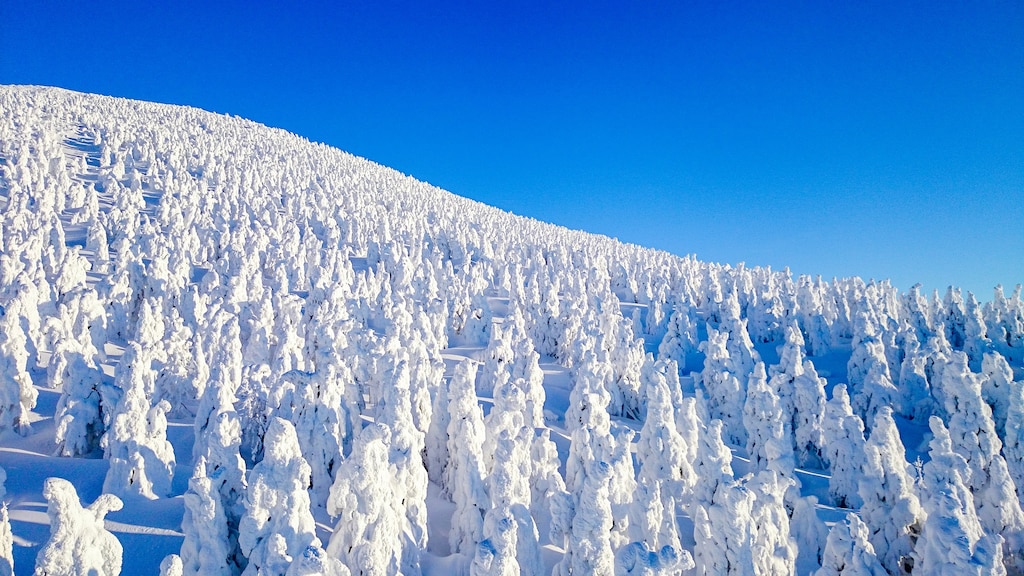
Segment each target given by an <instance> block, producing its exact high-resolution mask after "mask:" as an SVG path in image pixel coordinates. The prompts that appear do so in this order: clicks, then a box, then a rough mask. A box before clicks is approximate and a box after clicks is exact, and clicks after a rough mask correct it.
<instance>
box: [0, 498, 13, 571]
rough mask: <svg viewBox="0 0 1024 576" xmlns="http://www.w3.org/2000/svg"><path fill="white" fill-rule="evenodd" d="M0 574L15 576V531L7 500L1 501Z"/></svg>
mask: <svg viewBox="0 0 1024 576" xmlns="http://www.w3.org/2000/svg"><path fill="white" fill-rule="evenodd" d="M0 498H3V497H2V496H0ZM0 576H14V533H13V532H12V531H11V518H10V516H9V515H8V513H7V503H6V502H3V503H0Z"/></svg>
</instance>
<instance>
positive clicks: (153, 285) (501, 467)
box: [0, 86, 1024, 575]
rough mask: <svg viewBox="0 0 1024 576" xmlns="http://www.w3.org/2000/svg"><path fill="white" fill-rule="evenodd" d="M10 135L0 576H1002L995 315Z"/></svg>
mask: <svg viewBox="0 0 1024 576" xmlns="http://www.w3.org/2000/svg"><path fill="white" fill-rule="evenodd" d="M0 111H2V114H0V207H2V212H0V213H2V219H0V468H2V469H3V470H4V471H5V472H6V482H3V481H2V480H3V476H2V475H0V486H5V490H4V489H0V499H2V500H3V501H4V502H6V503H7V515H8V516H7V517H6V518H5V517H3V515H2V514H0V575H3V574H5V573H6V572H5V565H6V566H9V564H6V562H8V561H11V560H12V561H13V563H14V569H15V573H17V574H31V573H32V572H33V570H34V569H36V568H39V569H41V570H43V573H47V574H79V573H81V574H85V573H89V572H88V570H89V569H94V570H96V572H95V573H98V574H111V573H116V572H117V571H120V572H121V573H124V574H157V573H164V574H240V573H245V574H247V575H248V574H285V573H287V574H289V575H292V574H295V575H301V574H348V573H351V574H360V573H362V574H393V573H403V574H407V575H408V574H421V573H422V574H459V573H465V574H503V575H512V574H523V575H536V574H551V573H554V574H560V575H568V574H591V573H593V574H611V573H615V574H682V573H687V574H691V573H692V574H769V573H772V574H787V573H799V574H810V573H814V572H815V571H817V570H819V568H820V571H819V572H817V573H818V574H839V573H845V574H850V573H856V574H881V573H883V572H880V570H882V569H884V570H885V571H887V572H888V573H890V574H901V573H908V572H911V571H912V572H913V573H915V574H918V573H920V574H932V573H944V572H943V571H950V573H957V574H968V573H977V574H983V573H986V574H987V573H999V571H1000V570H1001V569H1003V568H1005V569H1007V570H1008V571H1009V572H1010V573H1021V572H1022V571H1024V511H1022V510H1021V506H1020V500H1019V498H1018V496H1017V491H1016V490H1017V489H1016V486H1019V485H1021V483H1022V482H1024V301H1022V299H1021V289H1020V287H1019V286H1018V287H1017V288H1016V290H1015V291H1014V292H1013V293H1012V294H1011V295H1009V296H1006V295H1004V293H1003V291H1002V289H1001V288H997V289H996V291H995V293H994V295H993V297H992V300H991V301H988V302H979V301H978V300H977V299H976V298H975V296H974V295H973V294H966V295H965V294H962V293H961V292H960V291H959V290H957V289H954V288H951V289H950V290H949V291H948V292H947V293H946V294H945V295H944V296H940V295H938V294H933V295H930V296H929V295H922V294H920V293H919V292H918V291H917V290H916V289H912V290H910V291H909V292H900V291H898V290H897V289H896V288H894V287H893V286H891V285H890V284H888V283H887V282H864V281H863V280H861V279H859V278H847V279H833V280H831V281H826V280H823V279H821V278H811V277H807V276H800V277H796V278H794V277H793V276H792V275H791V274H790V273H789V272H788V270H787V271H774V270H771V269H767V268H748V267H745V266H743V265H739V266H729V265H720V264H714V263H706V262H701V261H698V260H697V259H696V258H694V257H679V256H675V255H672V254H668V253H665V252H660V251H655V250H650V249H646V248H643V247H639V246H635V245H629V244H623V243H620V242H618V241H616V240H613V239H610V238H607V237H603V236H598V235H593V234H588V233H585V232H580V231H572V230H567V229H564V228H560V227H557V226H553V225H550V224H545V223H542V222H538V221H535V220H531V219H527V218H522V217H518V216H515V215H512V214H508V213H506V212H503V211H501V210H498V209H495V208H492V207H488V206H485V205H482V204H480V203H477V202H473V201H470V200H467V199H465V198H460V197H458V196H455V195H453V194H451V193H448V192H446V191H443V190H440V189H438V188H435V187H432V186H430V185H428V184H425V183H422V182H419V181H416V180H415V179H413V178H410V177H407V176H404V175H402V174H400V173H398V172H396V171H394V170H391V169H389V168H386V167H383V166H380V165H377V164H374V163H372V162H369V161H367V160H364V159H360V158H357V157H354V156H352V155H350V154H346V153H344V152H341V151H339V150H337V149H334V148H331V147H329V146H325V145H322V144H315V143H311V142H309V141H307V140H304V139H302V138H300V137H298V136H295V135H292V134H289V133H287V132H284V131H281V130H276V129H271V128H267V127H264V126H261V125H259V124H256V123H253V122H250V121H247V120H243V119H240V118H236V117H231V116H221V115H216V114H211V113H208V112H204V111H200V110H196V109H192V108H186V107H179V106H168V105H159V104H152V103H145V102H136V101H129V100H123V99H116V98H109V97H101V96H94V95H86V94H78V93H73V92H68V91H64V90H59V89H51V88H36V87H12V86H2V87H0ZM51 478H57V479H64V480H48V479H51ZM82 506H86V507H85V508H82ZM51 532H52V535H51ZM172 555H173V556H172ZM855 569H856V570H859V571H855ZM843 570H845V571H843ZM161 571H162V572H161Z"/></svg>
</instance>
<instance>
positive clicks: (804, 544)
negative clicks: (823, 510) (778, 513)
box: [789, 496, 828, 574]
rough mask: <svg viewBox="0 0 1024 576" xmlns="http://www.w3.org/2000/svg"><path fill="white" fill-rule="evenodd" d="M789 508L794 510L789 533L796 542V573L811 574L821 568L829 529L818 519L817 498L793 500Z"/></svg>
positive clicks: (791, 514)
mask: <svg viewBox="0 0 1024 576" xmlns="http://www.w3.org/2000/svg"><path fill="white" fill-rule="evenodd" d="M789 506H790V507H791V510H792V511H791V512H790V516H789V532H790V534H792V535H793V539H794V540H796V550H797V555H796V571H797V573H798V574H811V573H813V572H814V571H815V570H816V569H817V568H818V567H820V566H821V561H822V553H823V551H824V550H825V546H826V543H827V539H828V528H827V527H826V526H825V523H824V522H822V521H821V519H820V518H818V512H817V507H818V499H817V498H816V497H814V496H804V497H799V498H793V499H792V503H791V504H789Z"/></svg>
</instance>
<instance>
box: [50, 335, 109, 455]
mask: <svg viewBox="0 0 1024 576" xmlns="http://www.w3.org/2000/svg"><path fill="white" fill-rule="evenodd" d="M62 355H63V356H64V357H65V361H64V363H63V364H64V368H63V375H62V378H61V380H62V382H63V385H62V388H63V389H62V390H61V395H60V399H59V400H57V408H56V410H55V412H54V421H55V422H56V430H55V433H54V441H55V442H56V444H57V448H56V450H55V452H56V454H57V455H60V456H66V457H72V458H74V457H82V456H90V455H92V454H95V453H96V452H98V451H99V450H100V440H101V438H102V437H103V434H104V433H106V430H107V424H106V421H107V420H110V418H111V415H112V414H113V412H114V406H116V404H117V398H118V396H120V391H119V389H117V388H116V387H114V386H111V385H110V384H109V383H107V382H104V376H103V373H102V372H101V371H100V369H99V367H98V366H96V365H95V364H92V365H90V364H89V363H88V361H87V360H86V359H85V357H84V356H83V355H82V354H81V353H79V352H63V353H62Z"/></svg>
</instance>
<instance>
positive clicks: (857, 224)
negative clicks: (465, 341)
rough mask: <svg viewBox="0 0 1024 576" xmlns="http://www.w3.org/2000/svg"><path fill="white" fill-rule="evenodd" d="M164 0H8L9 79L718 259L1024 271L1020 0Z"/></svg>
mask: <svg viewBox="0 0 1024 576" xmlns="http://www.w3.org/2000/svg"><path fill="white" fill-rule="evenodd" d="M146 4H147V3H143V2H131V3H129V2H123V3H121V2H115V3H103V2H89V3H79V2H67V1H52V0H44V1H39V2H15V1H13V0H0V83H5V84H6V83H16V84H46V85H56V86H62V87H66V88H70V89H74V90H82V91H88V92H98V93H103V94H112V95H116V96H124V97H129V98H138V99H145V100H155V101H159V102H169V103H176V104H188V105H193V106H198V107H200V108H204V109H208V110H213V111H216V112H228V113H231V114H236V115H240V116H244V117H247V118H251V119H254V120H257V121H259V122H263V123H265V124H268V125H271V126H278V127H281V128H285V129H288V130H290V131H293V132H296V133H298V134H301V135H303V136H306V137H308V138H310V139H312V140H317V141H323V142H327V143H329V144H332V145H335V146H337V147H339V148H342V149H345V150H347V151H350V152H352V153H355V154H358V155H360V156H365V157H368V158H370V159H372V160H375V161H377V162H380V163H382V164H386V165H388V166H391V167H394V168H396V169H398V170H400V171H402V172H405V173H408V174H412V175H413V176H416V177H417V178H420V179H422V180H426V181H428V182H431V183H433V184H436V185H438V186H441V187H443V188H446V189H448V190H451V191H452V192H455V193H456V194H460V195H463V196H469V197H471V198H475V199H478V200H481V201H483V202H486V203H488V204H492V205H495V206H499V207H501V208H504V209H506V210H510V211H513V212H516V213H518V214H523V215H527V216H532V217H535V218H539V219H542V220H547V221H551V222H554V223H557V224H562V225H565V226H570V227H573V228H581V229H585V230H589V231H593V232H599V233H603V234H608V235H611V236H615V237H618V238H620V239H622V240H625V241H629V242H636V243H639V244H643V245H648V246H653V247H657V248H662V249H665V250H669V251H672V252H676V253H679V254H688V253H695V254H697V255H698V256H699V257H701V258H702V259H705V260H713V261H719V262H729V263H735V262H740V261H744V262H746V263H747V264H748V265H771V266H772V267H774V268H781V267H783V266H787V265H788V266H789V267H790V268H791V270H792V271H793V272H794V273H810V274H821V275H823V276H826V277H831V276H848V275H859V276H862V277H864V278H865V279H867V278H878V279H881V278H890V279H891V280H892V281H893V282H894V283H895V284H896V285H897V286H899V287H901V288H907V287H909V286H911V285H912V284H914V283H915V282H921V283H923V284H924V285H925V287H926V289H929V290H930V289H932V288H939V289H940V290H944V288H945V286H946V285H948V284H957V285H960V286H963V287H965V288H967V289H970V290H973V291H975V292H976V293H979V296H980V297H981V298H982V299H983V300H987V299H990V298H991V287H992V286H994V285H995V284H996V283H1003V284H1004V285H1007V286H1011V285H1013V284H1016V283H1019V282H1024V5H1022V4H1020V3H1015V2H1010V1H993V2H955V3H954V2H899V1H896V2H893V1H886V2H856V3H853V2H850V3H840V2H836V3H831V2H806V3H800V2H780V3H766V2H750V3H742V2H741V3H734V2H707V3H690V2H635V3H634V2H603V1H597V2H565V3H558V4H559V5H558V6H551V5H549V4H556V3H548V2H532V1H516V2H493V3H492V2H465V3H446V4H435V3H430V2H395V1H390V2H389V1H385V2H358V3H352V2H324V3H320V4H317V3H295V4H301V7H295V6H291V5H290V4H291V3H284V2H276V3H270V2H266V3H260V2H196V3H193V4H189V3H187V2H175V3H166V5H163V4H164V3H159V4H161V5H160V6H148V5H146ZM172 4H173V5H172ZM769 4H770V5H769Z"/></svg>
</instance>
